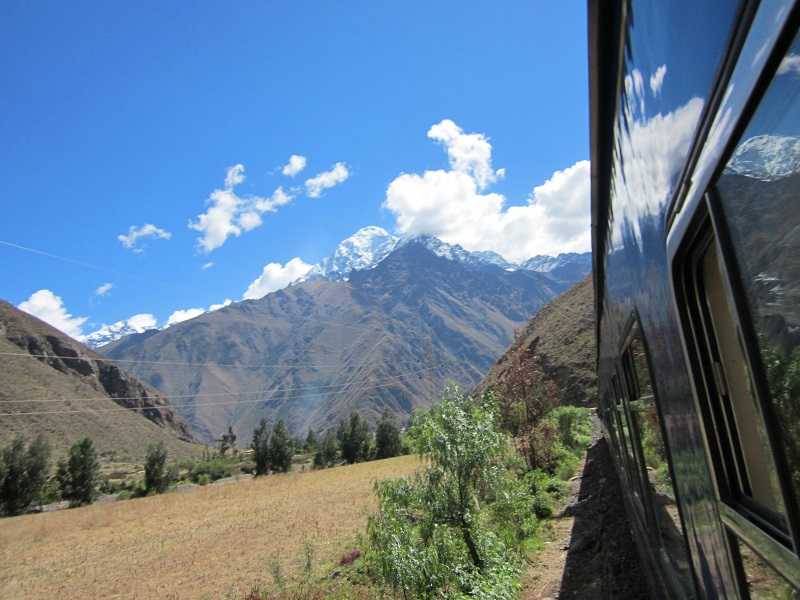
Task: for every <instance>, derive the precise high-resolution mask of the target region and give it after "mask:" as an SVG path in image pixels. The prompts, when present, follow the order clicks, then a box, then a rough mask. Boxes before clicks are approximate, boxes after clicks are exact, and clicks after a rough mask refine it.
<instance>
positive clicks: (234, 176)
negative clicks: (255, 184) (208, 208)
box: [225, 164, 244, 189]
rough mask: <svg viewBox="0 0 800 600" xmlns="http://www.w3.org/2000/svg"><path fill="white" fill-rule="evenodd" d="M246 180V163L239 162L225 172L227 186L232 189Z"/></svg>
mask: <svg viewBox="0 0 800 600" xmlns="http://www.w3.org/2000/svg"><path fill="white" fill-rule="evenodd" d="M243 181H244V165H242V164H238V165H234V166H232V167H230V168H229V169H228V172H227V173H226V174H225V187H226V188H227V189H230V188H232V187H235V186H237V185H239V184H240V183H242V182H243Z"/></svg>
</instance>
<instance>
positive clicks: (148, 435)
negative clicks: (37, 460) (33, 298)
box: [0, 300, 198, 458]
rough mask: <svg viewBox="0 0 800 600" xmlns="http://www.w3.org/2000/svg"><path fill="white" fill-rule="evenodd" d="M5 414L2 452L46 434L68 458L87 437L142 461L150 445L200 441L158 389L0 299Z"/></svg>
mask: <svg viewBox="0 0 800 600" xmlns="http://www.w3.org/2000/svg"><path fill="white" fill-rule="evenodd" d="M0 413H2V414H0V444H3V445H5V444H7V443H8V442H9V441H10V440H11V439H12V438H13V437H14V436H15V435H18V434H23V435H26V436H28V437H32V436H34V435H36V434H37V433H39V432H40V431H41V432H45V433H46V434H47V435H48V437H49V438H50V439H51V442H52V443H53V445H54V447H55V449H56V451H63V450H65V449H66V448H67V447H69V445H71V444H72V443H73V442H74V441H75V440H76V439H77V438H78V437H80V436H82V435H89V436H91V437H92V438H93V439H94V440H95V443H96V444H97V446H98V448H100V450H101V452H108V453H116V454H118V455H120V456H127V457H133V458H138V457H143V456H144V451H145V450H146V447H147V440H155V439H159V438H163V439H165V440H166V441H167V442H168V445H169V446H170V447H171V448H172V449H173V450H176V449H178V448H179V446H181V442H197V441H198V439H197V437H196V435H195V433H194V431H193V430H192V428H191V427H190V426H189V424H188V423H187V422H186V420H185V419H184V418H183V417H181V416H180V415H179V414H178V413H176V412H175V411H174V410H173V408H172V406H171V405H170V404H169V402H168V401H167V400H166V398H164V396H163V395H162V394H161V393H159V392H158V391H157V390H155V389H153V388H152V387H150V386H149V385H147V384H145V383H144V382H142V381H139V380H138V379H136V378H135V377H133V376H131V375H130V374H129V373H127V372H125V371H124V370H123V369H121V368H120V367H119V366H117V365H116V364H114V363H113V362H111V361H109V360H108V359H106V358H104V357H103V356H101V355H99V354H97V353H95V352H93V351H92V350H90V349H88V348H86V347H85V346H83V345H82V344H80V343H78V342H76V341H75V340H73V339H71V338H69V337H67V336H66V335H64V334H62V333H61V332H59V331H58V330H56V329H54V328H53V327H50V326H49V325H47V324H46V323H43V322H42V321H40V320H39V319H37V318H35V317H32V316H31V315H28V314H27V313H24V312H22V311H20V310H18V309H17V308H15V307H14V306H12V305H11V304H9V303H7V302H4V301H2V300H0ZM184 446H187V447H188V446H189V444H184ZM187 447H182V448H180V450H181V452H182V453H184V454H185V453H187V452H191V451H192V450H190V449H189V448H187Z"/></svg>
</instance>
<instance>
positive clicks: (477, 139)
mask: <svg viewBox="0 0 800 600" xmlns="http://www.w3.org/2000/svg"><path fill="white" fill-rule="evenodd" d="M428 137H429V138H431V139H433V140H436V141H437V142H439V143H440V144H443V145H444V146H445V148H447V156H448V158H449V159H450V170H451V171H456V172H459V173H464V174H466V175H469V176H470V177H471V178H472V179H473V180H474V181H475V183H476V185H477V187H478V189H479V190H483V189H485V188H486V187H487V186H488V185H489V184H491V183H494V182H495V181H497V175H496V174H495V172H494V171H493V170H492V146H491V144H490V143H489V139H488V138H487V137H486V136H484V135H483V134H482V133H469V134H466V133H464V130H463V129H461V127H459V126H458V125H456V124H455V123H453V121H451V120H450V119H445V120H443V121H442V122H441V123H438V124H437V125H434V126H433V127H431V128H430V130H429V131H428ZM501 173H502V174H504V173H505V171H504V170H502V169H501ZM502 174H501V176H502Z"/></svg>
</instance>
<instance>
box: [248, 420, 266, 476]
mask: <svg viewBox="0 0 800 600" xmlns="http://www.w3.org/2000/svg"><path fill="white" fill-rule="evenodd" d="M250 447H251V448H252V449H253V460H254V461H255V463H256V473H255V476H256V477H258V476H259V475H267V474H268V473H269V425H268V424H267V420H266V419H264V418H262V419H261V421H259V422H258V427H256V428H255V429H254V430H253V441H252V442H251V444H250Z"/></svg>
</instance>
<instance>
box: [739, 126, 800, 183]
mask: <svg viewBox="0 0 800 600" xmlns="http://www.w3.org/2000/svg"><path fill="white" fill-rule="evenodd" d="M725 170H726V171H728V172H732V173H737V174H738V175H744V176H746V177H752V178H754V179H761V180H762V181H766V182H773V181H778V180H779V179H783V178H784V177H788V176H789V175H792V174H793V173H797V172H800V138H796V137H782V136H775V135H757V136H754V137H752V138H750V139H749V140H746V141H745V142H743V143H742V144H741V145H740V146H739V147H738V148H737V149H736V152H734V154H733V156H732V157H731V160H730V162H729V163H728V166H727V167H726V169H725Z"/></svg>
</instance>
